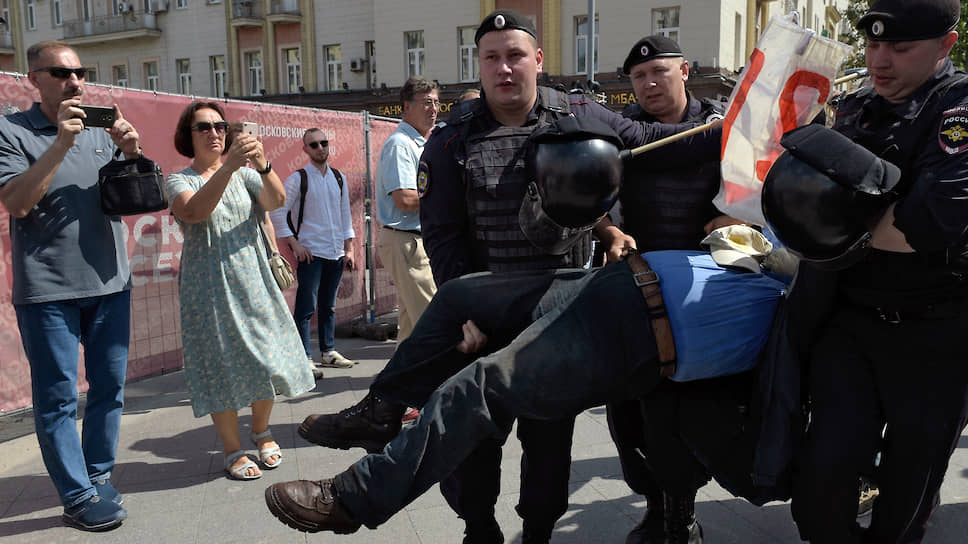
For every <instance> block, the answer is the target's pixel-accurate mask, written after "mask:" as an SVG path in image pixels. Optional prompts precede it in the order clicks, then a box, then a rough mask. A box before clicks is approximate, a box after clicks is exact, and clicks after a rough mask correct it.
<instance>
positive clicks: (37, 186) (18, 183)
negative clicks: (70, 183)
mask: <svg viewBox="0 0 968 544" xmlns="http://www.w3.org/2000/svg"><path fill="white" fill-rule="evenodd" d="M70 147H71V146H70V145H66V147H65V145H64V144H63V143H62V142H60V141H59V140H55V142H54V145H52V146H51V147H50V149H48V150H47V151H46V152H44V154H43V155H41V156H40V158H39V159H37V161H36V162H34V164H32V165H30V168H28V169H27V170H25V171H24V173H23V174H20V175H19V176H16V177H14V178H13V179H11V180H10V181H9V182H7V184H6V185H4V186H3V187H0V202H2V203H3V207H4V208H6V209H7V212H9V213H10V215H12V216H14V217H24V216H25V215H27V214H28V213H30V210H32V209H33V208H34V206H36V205H37V203H38V202H40V199H42V198H44V195H45V194H47V189H49V188H50V182H51V181H52V180H53V179H54V174H56V173H57V169H58V168H59V167H60V165H61V162H62V161H63V160H64V157H65V156H66V155H67V151H68V150H69V149H70Z"/></svg>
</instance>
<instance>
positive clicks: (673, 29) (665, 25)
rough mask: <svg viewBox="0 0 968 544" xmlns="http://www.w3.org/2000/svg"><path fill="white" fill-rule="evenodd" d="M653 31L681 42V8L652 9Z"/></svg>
mask: <svg viewBox="0 0 968 544" xmlns="http://www.w3.org/2000/svg"><path fill="white" fill-rule="evenodd" d="M652 33H653V34H659V35H661V36H665V37H666V38H669V39H670V40H672V41H674V42H676V43H679V8H678V7H675V8H660V9H654V10H652Z"/></svg>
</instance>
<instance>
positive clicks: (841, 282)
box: [764, 0, 968, 543]
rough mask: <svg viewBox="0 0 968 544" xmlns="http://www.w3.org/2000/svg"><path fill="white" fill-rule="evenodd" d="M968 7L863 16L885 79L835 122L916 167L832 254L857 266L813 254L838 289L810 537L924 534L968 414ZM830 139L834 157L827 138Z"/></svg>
mask: <svg viewBox="0 0 968 544" xmlns="http://www.w3.org/2000/svg"><path fill="white" fill-rule="evenodd" d="M960 8H961V7H960V4H959V2H958V1H957V0H876V1H874V2H872V4H871V7H870V9H869V11H868V12H867V13H866V14H865V15H864V16H863V17H862V18H861V19H860V20H859V22H858V24H857V27H858V28H859V29H861V30H863V31H864V32H865V33H866V35H867V45H866V52H865V54H866V62H867V68H868V70H869V72H870V76H871V81H872V82H873V87H868V88H864V89H861V90H860V91H858V92H856V93H854V94H852V95H849V96H847V97H846V98H845V99H844V101H843V102H842V104H841V105H840V107H839V109H838V112H837V119H836V122H835V123H834V126H833V130H835V131H837V132H839V133H840V134H843V135H844V136H846V137H847V138H849V139H850V140H852V141H853V142H855V143H856V144H858V145H860V146H863V147H865V148H867V149H869V150H870V151H872V152H873V153H875V154H876V155H878V156H879V157H881V158H882V159H884V160H886V161H889V162H890V163H893V164H894V165H896V166H897V167H898V168H899V169H900V176H899V182H898V183H897V185H896V186H895V187H893V188H892V189H891V191H890V193H893V194H894V196H895V198H896V201H895V202H894V203H892V204H890V205H889V206H888V207H887V209H886V212H885V213H883V214H879V215H878V217H877V218H875V219H873V220H872V221H871V223H870V224H869V230H870V236H869V237H868V236H867V233H864V236H861V237H860V238H858V239H857V243H854V244H852V246H851V251H849V252H845V254H844V255H843V256H841V257H839V258H837V259H833V258H830V256H828V258H827V259H826V266H827V267H828V268H842V269H840V270H839V271H837V272H835V273H829V272H828V273H826V274H827V276H829V277H827V276H823V277H821V276H818V274H817V273H815V272H814V273H810V274H808V272H813V271H812V269H811V266H810V265H809V264H801V269H800V273H799V274H800V277H799V279H798V283H801V280H806V279H807V278H808V275H809V276H811V277H814V278H816V279H817V281H815V282H814V283H815V284H819V283H825V284H829V289H828V290H827V291H826V292H828V293H829V294H830V297H829V299H825V298H824V297H817V296H812V297H811V298H810V300H809V301H808V302H807V303H808V306H809V308H810V311H811V312H812V313H817V314H819V315H820V316H822V317H821V318H820V321H821V325H822V326H820V327H819V328H818V330H819V333H818V337H812V338H808V339H807V341H806V342H805V344H806V345H810V346H812V347H813V350H812V353H811V354H810V355H809V363H810V364H809V369H808V373H809V376H808V380H809V395H810V400H811V423H810V426H809V429H808V433H807V437H806V442H805V445H804V447H803V449H802V451H801V452H800V454H801V455H800V458H799V474H798V477H797V479H796V480H795V485H794V489H793V505H792V512H793V516H794V519H795V520H796V522H797V525H798V527H799V529H800V535H801V537H803V538H805V539H808V540H810V541H811V542H814V543H825V542H837V543H842V542H862V541H863V542H919V541H920V540H921V539H922V538H923V537H924V533H925V528H926V524H927V520H928V517H929V516H930V515H931V511H932V509H933V506H934V504H935V503H936V501H937V500H938V493H939V488H940V486H941V482H942V479H943V478H944V474H945V470H946V468H947V466H948V460H949V458H950V456H951V453H952V451H953V449H954V447H955V445H956V444H957V442H958V438H959V436H960V434H961V431H962V428H963V426H964V424H965V421H966V418H968V365H966V364H965V352H964V342H963V336H964V331H965V330H966V326H968V283H966V278H968V241H966V237H965V233H966V232H968V201H966V200H965V199H964V194H965V193H966V191H968V139H966V137H965V128H968V76H966V75H965V74H964V73H963V72H960V71H956V70H955V68H954V66H953V64H952V62H951V60H950V59H948V54H949V52H950V51H951V48H952V46H953V45H954V44H955V42H956V40H957V39H958V34H957V32H955V31H954V28H955V27H956V25H957V23H958V19H959V16H960ZM814 141H815V142H817V143H816V144H814V146H815V147H818V148H820V149H819V150H817V149H814V150H812V151H813V152H814V154H815V155H817V156H821V155H822V148H823V147H824V145H825V142H824V140H823V139H822V138H817V139H815V140H814ZM798 147H799V148H800V150H799V151H798V152H799V153H804V152H808V151H811V150H810V149H809V148H810V147H811V144H810V142H803V143H801V144H799V146H798ZM844 166H849V165H840V167H841V168H843V167H844ZM834 170H835V169H831V170H830V171H829V172H823V174H824V175H828V174H829V173H831V172H834ZM818 171H820V172H822V169H821V170H818ZM771 174H772V172H771ZM776 175H777V176H782V175H783V172H777V173H776ZM791 175H792V174H791ZM799 177H800V178H801V179H802V178H803V176H799ZM861 181H862V180H861ZM791 187H792V186H791ZM765 195H766V188H764V201H766V199H765ZM856 209H857V205H856V203H855V204H853V205H852V207H851V208H850V212H848V213H849V214H853V213H855V212H856ZM781 215H782V214H781ZM842 215H848V214H842ZM767 218H768V219H769V220H770V221H771V223H772V222H773V219H770V215H769V214H767ZM781 219H782V217H781ZM781 230H782V229H781ZM779 232H780V230H778V233H779ZM788 232H789V231H788ZM781 238H782V236H781ZM820 241H821V242H822V240H820ZM815 242H817V240H816V239H814V240H804V241H803V243H804V244H806V245H809V244H811V243H815ZM793 245H796V243H794V244H792V245H791V247H792V246H793ZM865 245H869V246H870V247H869V250H868V251H866V253H865V252H864V251H862V249H863V247H864V246H865ZM804 256H805V257H808V255H804ZM851 263H852V264H851ZM821 280H822V281H821ZM802 287H804V286H800V287H798V288H796V289H794V290H793V292H792V293H791V303H792V302H794V300H793V299H794V297H797V295H798V292H799V293H806V292H807V291H804V290H802ZM801 302H803V301H801ZM807 328H808V329H809V327H807ZM885 423H886V425H887V432H886V435H885V436H884V438H883V439H882V437H881V430H882V428H883V427H884V425H885ZM878 451H880V452H881V461H880V464H879V466H877V467H876V469H875V467H874V466H873V465H874V458H875V455H876V453H877V452H878ZM871 473H873V474H874V476H875V480H876V482H877V483H878V486H879V487H880V495H879V496H878V498H877V500H876V501H875V503H874V508H873V513H872V518H871V522H870V528H869V529H867V530H861V529H860V528H859V527H858V525H857V523H856V520H855V514H856V511H857V497H858V487H857V481H858V477H859V476H860V475H863V474H871Z"/></svg>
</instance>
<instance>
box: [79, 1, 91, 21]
mask: <svg viewBox="0 0 968 544" xmlns="http://www.w3.org/2000/svg"><path fill="white" fill-rule="evenodd" d="M81 16H82V17H83V18H84V20H85V21H90V20H91V0H81Z"/></svg>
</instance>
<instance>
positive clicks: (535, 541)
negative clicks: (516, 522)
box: [521, 520, 555, 544]
mask: <svg viewBox="0 0 968 544" xmlns="http://www.w3.org/2000/svg"><path fill="white" fill-rule="evenodd" d="M554 530H555V526H554V524H551V525H546V524H543V523H528V520H524V523H523V524H522V526H521V544H548V543H549V542H551V533H552V532H553V531H554Z"/></svg>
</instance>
